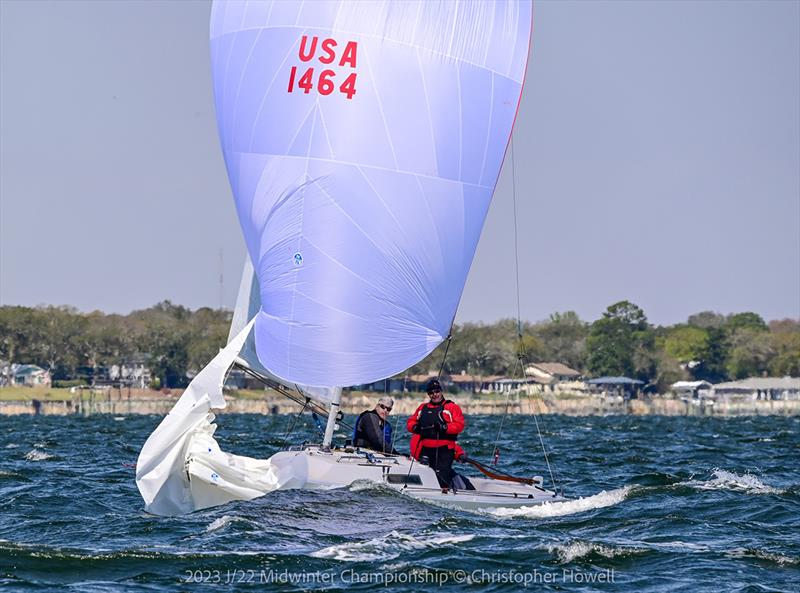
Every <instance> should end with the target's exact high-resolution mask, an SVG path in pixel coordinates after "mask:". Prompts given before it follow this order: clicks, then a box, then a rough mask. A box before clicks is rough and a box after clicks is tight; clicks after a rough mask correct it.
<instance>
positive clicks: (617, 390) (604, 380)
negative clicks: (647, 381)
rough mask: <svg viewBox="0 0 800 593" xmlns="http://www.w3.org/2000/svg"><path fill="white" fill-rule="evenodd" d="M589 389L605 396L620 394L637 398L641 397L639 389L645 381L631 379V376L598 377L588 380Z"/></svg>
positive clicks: (629, 397)
mask: <svg viewBox="0 0 800 593" xmlns="http://www.w3.org/2000/svg"><path fill="white" fill-rule="evenodd" d="M586 384H587V385H588V386H589V389H590V390H591V391H592V392H593V393H599V394H602V395H604V396H609V395H619V396H622V397H623V398H624V399H636V398H637V397H639V390H640V389H641V386H642V385H644V381H639V380H637V379H631V378H630V377H598V378H597V379H590V380H589V381H586Z"/></svg>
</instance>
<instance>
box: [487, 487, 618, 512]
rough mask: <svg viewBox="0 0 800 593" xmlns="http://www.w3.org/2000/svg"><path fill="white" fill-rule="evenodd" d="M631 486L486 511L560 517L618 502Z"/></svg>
mask: <svg viewBox="0 0 800 593" xmlns="http://www.w3.org/2000/svg"><path fill="white" fill-rule="evenodd" d="M632 488H633V487H632V486H624V487H622V488H617V489H615V490H610V491H608V492H606V491H605V490H603V491H602V492H600V493H599V494H594V495H592V496H586V497H581V498H578V499H576V500H568V501H566V502H545V503H542V504H540V505H536V506H528V507H517V508H499V509H493V510H491V511H486V512H487V513H489V514H492V515H495V516H497V517H530V518H534V519H539V518H546V517H561V516H564V515H573V514H575V513H583V512H586V511H592V510H594V509H602V508H603V507H610V506H614V505H615V504H619V503H621V502H622V501H623V500H625V498H627V496H628V494H630V492H631V490H632Z"/></svg>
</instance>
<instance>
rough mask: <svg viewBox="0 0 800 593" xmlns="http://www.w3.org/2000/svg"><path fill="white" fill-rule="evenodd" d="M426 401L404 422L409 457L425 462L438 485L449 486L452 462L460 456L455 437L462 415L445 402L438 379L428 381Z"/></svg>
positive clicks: (451, 483) (462, 418)
mask: <svg viewBox="0 0 800 593" xmlns="http://www.w3.org/2000/svg"><path fill="white" fill-rule="evenodd" d="M426 391H427V392H428V396H429V397H430V401H428V402H426V403H423V404H420V406H419V407H418V408H417V409H416V411H415V412H414V413H413V414H412V415H411V417H410V418H409V419H408V420H407V421H406V428H407V429H408V432H412V433H414V436H412V437H411V456H412V457H413V458H414V459H418V460H420V461H425V460H427V463H428V465H430V466H431V468H432V469H433V470H434V471H435V472H436V477H437V478H438V479H439V485H440V486H441V487H442V488H450V487H452V485H453V477H454V476H455V472H454V471H453V459H458V458H459V457H461V456H462V455H464V450H463V449H462V448H461V447H459V446H458V444H456V437H457V436H458V434H459V433H460V432H461V431H462V430H464V414H463V413H462V412H461V408H459V407H458V405H457V404H455V403H454V402H451V401H450V400H449V399H445V398H444V395H443V394H442V386H441V384H440V383H439V380H438V379H431V380H430V381H429V382H428V385H427V389H426Z"/></svg>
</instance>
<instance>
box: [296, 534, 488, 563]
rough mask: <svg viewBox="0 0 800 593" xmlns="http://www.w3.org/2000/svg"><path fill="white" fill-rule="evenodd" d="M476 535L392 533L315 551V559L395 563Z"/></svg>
mask: <svg viewBox="0 0 800 593" xmlns="http://www.w3.org/2000/svg"><path fill="white" fill-rule="evenodd" d="M474 537H475V536H474V535H453V534H440V535H436V536H431V537H414V536H413V535H408V534H407V533H400V532H399V531H392V532H390V533H387V534H386V535H383V536H381V537H377V538H375V539H371V540H368V541H365V542H355V543H353V542H346V543H343V544H337V545H335V546H329V547H327V548H323V549H321V550H318V551H316V552H312V553H311V556H313V557H314V558H329V559H331V560H341V561H345V562H373V561H384V560H392V559H394V558H397V557H398V556H400V555H401V554H402V553H403V552H409V551H414V550H424V549H426V548H439V547H441V546H445V545H452V544H459V543H462V542H468V541H470V540H471V539H473V538H474Z"/></svg>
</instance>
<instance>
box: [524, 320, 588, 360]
mask: <svg viewBox="0 0 800 593" xmlns="http://www.w3.org/2000/svg"><path fill="white" fill-rule="evenodd" d="M533 333H534V335H535V336H536V337H537V338H538V339H539V341H540V342H541V345H542V351H543V352H542V355H541V359H542V360H543V361H544V362H546V361H552V362H561V363H564V364H566V365H567V366H569V367H572V368H574V369H576V370H583V369H584V368H585V366H586V337H587V336H588V334H589V325H588V324H587V323H585V322H584V321H582V320H581V318H580V317H578V314H577V313H575V311H567V312H565V313H554V314H552V315H551V316H550V319H549V320H548V321H546V322H544V323H542V324H539V325H537V326H536V327H534V328H533ZM544 359H546V361H545V360H544Z"/></svg>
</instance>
